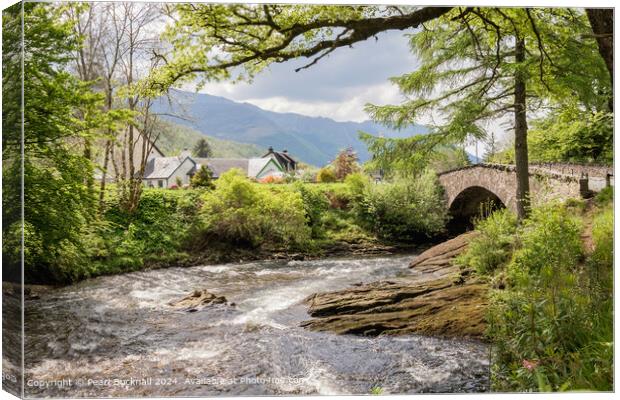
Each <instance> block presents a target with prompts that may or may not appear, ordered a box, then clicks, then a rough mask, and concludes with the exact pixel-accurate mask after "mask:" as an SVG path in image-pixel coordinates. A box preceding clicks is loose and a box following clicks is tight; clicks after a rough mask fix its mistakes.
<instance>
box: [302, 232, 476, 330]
mask: <svg viewBox="0 0 620 400" xmlns="http://www.w3.org/2000/svg"><path fill="white" fill-rule="evenodd" d="M475 235H476V233H474V232H468V233H465V234H463V235H460V236H457V237H456V238H454V239H451V240H448V241H446V242H443V243H441V244H439V245H437V246H434V247H432V248H430V249H428V250H427V251H425V252H424V253H422V254H420V255H419V256H417V257H416V258H415V259H414V260H413V261H412V262H411V264H410V268H411V275H408V276H406V277H401V278H397V279H393V280H390V281H379V282H373V283H369V284H364V285H361V286H355V287H351V288H348V289H345V290H340V291H337V292H329V293H317V294H314V295H312V296H310V297H308V298H307V299H306V300H305V302H306V304H307V305H308V307H309V309H308V313H309V314H310V315H311V316H312V317H315V318H314V319H312V320H309V321H305V322H302V324H301V325H302V326H304V327H307V328H309V329H312V330H316V331H331V332H336V333H340V334H359V335H365V336H376V335H379V334H390V335H396V334H407V333H420V334H428V335H438V336H452V337H456V336H459V337H475V338H481V337H482V336H483V334H484V330H485V323H484V314H485V310H486V306H487V298H486V296H487V293H488V286H487V284H486V283H483V282H480V281H478V280H477V279H475V278H473V277H472V276H471V275H470V274H469V273H468V271H461V270H460V268H459V267H458V266H455V265H454V264H453V259H454V257H456V256H457V255H459V254H460V253H461V252H463V251H464V250H465V249H466V248H467V244H468V243H469V241H470V240H471V239H472V238H473V237H474V236H475Z"/></svg>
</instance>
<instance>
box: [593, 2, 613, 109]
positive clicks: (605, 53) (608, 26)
mask: <svg viewBox="0 0 620 400" xmlns="http://www.w3.org/2000/svg"><path fill="white" fill-rule="evenodd" d="M586 13H587V14H588V20H589V21H590V26H591V27H592V33H593V34H594V35H595V36H596V42H597V43H598V52H599V53H600V55H601V57H603V60H605V65H606V66H607V70H608V71H609V77H610V78H611V86H612V88H613V86H614V10H613V9H611V8H587V9H586ZM608 105H609V111H611V112H613V111H614V99H613V96H612V97H611V98H610V99H609V103H608Z"/></svg>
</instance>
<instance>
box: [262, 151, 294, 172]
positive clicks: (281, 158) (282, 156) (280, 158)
mask: <svg viewBox="0 0 620 400" xmlns="http://www.w3.org/2000/svg"><path fill="white" fill-rule="evenodd" d="M271 154H273V155H274V156H275V158H276V161H277V162H278V163H279V164H280V165H281V166H282V167H284V168H285V169H288V168H287V167H288V166H289V165H290V166H291V167H294V166H295V164H297V161H295V160H294V159H293V157H291V156H290V155H289V154H288V152H287V151H286V150H284V151H275V150H274V149H273V147H269V151H268V152H267V154H265V155H264V156H263V158H264V157H269V156H270V155H271Z"/></svg>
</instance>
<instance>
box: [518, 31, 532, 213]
mask: <svg viewBox="0 0 620 400" xmlns="http://www.w3.org/2000/svg"><path fill="white" fill-rule="evenodd" d="M524 61H525V42H524V40H523V38H520V37H517V38H516V43H515V62H516V63H517V71H516V73H515V103H514V108H515V166H516V175H517V216H518V217H519V219H523V218H525V217H526V216H527V215H528V212H529V206H530V199H529V196H530V180H529V161H528V155H527V119H526V111H525V101H526V77H525V76H524V73H523V71H522V70H521V68H519V64H522V63H523V62H524Z"/></svg>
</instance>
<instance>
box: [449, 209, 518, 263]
mask: <svg viewBox="0 0 620 400" xmlns="http://www.w3.org/2000/svg"><path fill="white" fill-rule="evenodd" d="M475 227H476V230H477V231H478V232H479V233H480V235H479V236H477V237H475V238H474V239H473V240H472V241H471V242H470V243H469V246H468V247H467V251H465V252H464V253H463V254H462V255H461V256H459V257H458V258H457V259H456V262H457V263H458V264H460V265H466V266H469V267H472V268H474V269H475V270H476V271H477V272H478V273H480V274H489V273H492V272H494V271H495V270H496V269H498V268H500V267H503V266H504V265H505V264H506V263H507V262H508V261H509V260H510V257H511V256H512V252H513V247H514V244H515V243H514V242H515V233H516V231H517V218H516V216H515V215H514V214H513V213H512V212H511V211H509V210H507V209H503V210H498V211H495V212H494V213H492V214H491V215H490V216H489V217H488V218H486V219H480V220H478V221H476V223H475Z"/></svg>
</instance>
